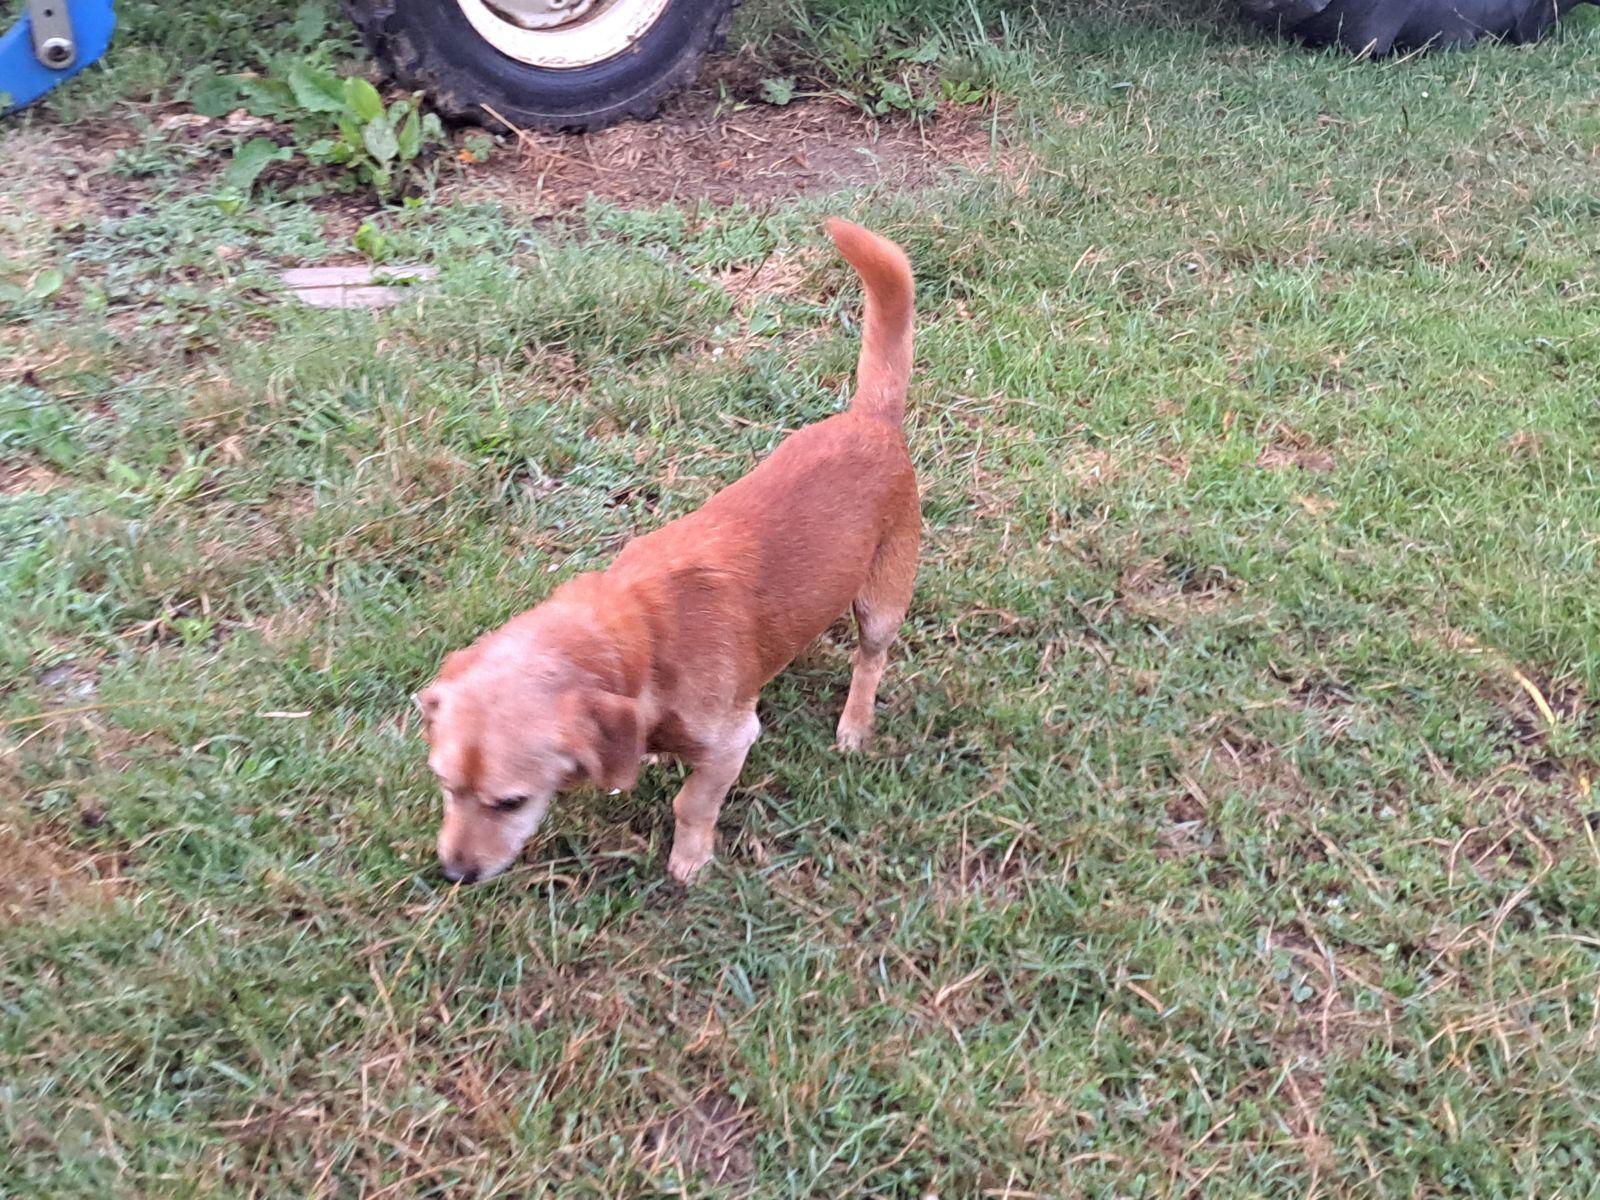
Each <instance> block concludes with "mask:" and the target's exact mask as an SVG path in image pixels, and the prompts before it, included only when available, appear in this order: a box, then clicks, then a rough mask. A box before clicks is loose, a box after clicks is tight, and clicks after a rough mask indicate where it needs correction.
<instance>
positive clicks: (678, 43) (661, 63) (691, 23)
mask: <svg viewBox="0 0 1600 1200" xmlns="http://www.w3.org/2000/svg"><path fill="white" fill-rule="evenodd" d="M737 3H738V0H669V2H668V4H667V7H666V8H665V9H664V10H663V11H662V13H661V16H660V17H659V18H658V19H657V20H656V22H655V24H654V25H652V26H651V27H650V28H649V29H648V30H647V31H646V32H645V33H644V34H643V35H642V36H641V37H640V38H639V39H638V40H637V41H635V42H634V43H633V45H632V46H630V47H629V48H628V49H627V50H626V51H624V52H623V53H621V54H618V55H615V56H614V57H612V58H608V59H605V60H604V61H602V62H598V63H594V64H592V65H590V66H586V67H576V68H573V69H571V70H556V69H552V68H549V67H536V66H531V65H529V64H528V63H524V62H519V61H517V60H516V59H514V58H511V57H509V56H507V55H505V54H503V53H501V52H500V51H499V50H497V49H496V48H495V47H494V46H492V45H491V44H490V43H489V42H487V41H486V40H484V38H483V37H482V35H480V34H479V33H478V31H477V30H476V29H474V28H473V27H472V25H471V24H470V23H469V22H468V20H467V18H466V16H465V15H464V14H463V13H462V11H461V8H460V6H459V5H458V4H456V2H455V0H347V4H346V8H347V9H348V11H349V13H350V16H351V19H352V20H354V21H355V23H356V25H357V27H358V28H359V29H360V30H361V34H362V36H363V37H364V38H365V39H366V43H367V45H368V46H369V47H370V48H371V50H372V53H373V56H374V57H375V58H377V60H378V61H379V62H380V63H381V64H382V65H383V67H384V69H385V70H387V71H388V72H389V73H390V74H392V75H394V76H395V78H397V79H398V80H400V81H401V82H402V83H403V84H405V85H406V86H407V87H414V88H420V89H421V90H423V91H425V92H427V93H428V96H429V98H430V99H431V100H432V101H433V104H434V106H435V107H436V108H437V109H438V110H439V112H440V113H441V114H443V115H444V116H446V117H449V118H451V119H453V120H458V121H473V122H477V123H479V124H485V123H488V124H498V122H495V120H494V118H493V117H492V116H491V115H490V114H489V113H488V112H487V111H486V110H485V105H487V106H488V107H490V108H493V109H494V110H495V111H496V112H498V113H499V114H500V115H501V116H503V117H505V119H506V120H508V121H510V122H512V123H513V124H515V125H517V126H519V127H522V128H532V129H572V130H584V129H603V128H604V127H606V126H607V125H614V124H616V123H617V122H618V121H623V120H627V119H628V118H630V117H632V118H636V119H639V120H645V119H648V118H650V117H653V116H655V115H656V111H657V110H658V109H659V108H660V106H661V102H662V100H663V99H665V98H666V97H667V96H669V95H670V94H671V93H672V92H674V91H676V90H677V89H678V88H680V87H683V86H684V85H686V84H688V83H690V82H692V81H693V79H694V75H695V69H696V68H697V67H698V65H699V63H700V59H701V58H702V57H703V56H704V55H705V54H706V53H707V51H709V50H712V49H714V48H715V47H717V46H718V45H720V44H721V42H722V39H723V37H724V36H725V35H726V34H727V30H728V20H729V18H730V16H731V15H732V13H733V9H734V6H735V5H736V4H737Z"/></svg>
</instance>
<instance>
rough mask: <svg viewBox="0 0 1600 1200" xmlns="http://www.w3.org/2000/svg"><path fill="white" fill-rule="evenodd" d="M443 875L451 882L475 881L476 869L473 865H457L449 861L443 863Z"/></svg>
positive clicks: (476, 877)
mask: <svg viewBox="0 0 1600 1200" xmlns="http://www.w3.org/2000/svg"><path fill="white" fill-rule="evenodd" d="M444 877H445V878H446V879H448V880H449V881H450V882H451V883H476V882H477V881H478V871H477V868H475V867H465V868H463V867H457V866H455V865H453V864H451V863H445V864H444Z"/></svg>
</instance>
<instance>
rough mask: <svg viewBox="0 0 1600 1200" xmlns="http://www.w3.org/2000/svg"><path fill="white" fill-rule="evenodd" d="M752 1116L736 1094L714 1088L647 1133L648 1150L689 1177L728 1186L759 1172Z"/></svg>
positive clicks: (646, 1147) (652, 1158) (645, 1146)
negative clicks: (752, 1136)
mask: <svg viewBox="0 0 1600 1200" xmlns="http://www.w3.org/2000/svg"><path fill="white" fill-rule="evenodd" d="M750 1138H751V1129H750V1114H749V1113H748V1112H746V1111H745V1110H744V1109H742V1108H740V1107H739V1104H738V1102H737V1101H736V1100H734V1099H733V1097H732V1096H729V1095H727V1094H726V1093H724V1092H719V1091H711V1092H707V1093H706V1094H705V1095H703V1096H701V1097H700V1098H699V1099H698V1100H696V1101H695V1102H694V1103H693V1104H691V1105H689V1106H687V1107H685V1108H684V1109H683V1110H682V1111H681V1112H678V1113H675V1114H674V1115H673V1116H670V1117H668V1118H667V1119H666V1120H664V1121H660V1122H658V1123H656V1124H655V1125H652V1126H651V1127H650V1128H648V1129H646V1130H645V1132H644V1150H645V1153H646V1155H647V1156H649V1158H650V1159H651V1160H652V1161H654V1162H655V1163H658V1164H663V1163H676V1164H677V1165H678V1167H679V1169H680V1170H681V1171H682V1173H683V1174H684V1176H685V1177H688V1178H698V1177H704V1179H705V1180H706V1181H707V1182H708V1183H712V1184H730V1183H738V1182H739V1181H741V1180H745V1179H748V1178H749V1177H750V1175H751V1174H752V1173H753V1172H754V1171H755V1154H754V1152H753V1151H752V1150H751V1148H750Z"/></svg>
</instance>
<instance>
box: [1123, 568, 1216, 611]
mask: <svg viewBox="0 0 1600 1200" xmlns="http://www.w3.org/2000/svg"><path fill="white" fill-rule="evenodd" d="M1233 595H1234V590H1233V581H1232V580H1230V579H1229V578H1228V577H1227V575H1226V574H1225V573H1224V572H1222V571H1220V570H1217V569H1215V568H1210V567H1207V568H1204V569H1202V570H1199V571H1189V572H1180V573H1177V574H1176V575H1175V573H1174V572H1173V571H1172V570H1171V564H1170V563H1168V561H1167V560H1166V559H1165V558H1161V557H1155V558H1144V559H1140V560H1139V561H1137V562H1135V563H1132V564H1131V565H1129V566H1128V567H1127V568H1126V569H1124V570H1123V572H1122V574H1121V575H1120V576H1119V578H1118V579H1117V602H1118V603H1119V604H1121V605H1122V607H1123V608H1124V609H1125V610H1127V611H1128V612H1130V613H1132V614H1133V615H1134V616H1137V617H1144V618H1147V619H1150V620H1157V621H1164V622H1169V623H1173V624H1177V623H1181V622H1183V621H1186V620H1190V619H1192V618H1194V617H1199V616H1204V615H1206V614H1207V613H1212V612H1215V611H1217V610H1218V609H1220V608H1224V607H1226V606H1227V604H1228V603H1230V602H1231V601H1232V599H1233Z"/></svg>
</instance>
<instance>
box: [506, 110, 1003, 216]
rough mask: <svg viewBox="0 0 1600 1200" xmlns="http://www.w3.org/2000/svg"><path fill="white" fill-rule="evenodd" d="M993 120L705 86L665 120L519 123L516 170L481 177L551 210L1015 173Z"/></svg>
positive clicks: (778, 196) (772, 196)
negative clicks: (568, 128)
mask: <svg viewBox="0 0 1600 1200" xmlns="http://www.w3.org/2000/svg"><path fill="white" fill-rule="evenodd" d="M987 117H988V114H987V110H984V109H977V108H966V107H959V106H954V105H944V106H941V107H940V108H939V110H938V111H937V112H936V113H935V115H934V116H933V118H932V119H931V120H928V121H925V122H921V123H917V122H913V121H910V120H895V121H883V122H879V121H873V120H871V119H869V118H867V117H866V116H864V115H863V114H862V113H861V111H860V110H859V109H856V108H854V107H852V106H850V105H847V104H845V103H844V102H843V101H840V100H833V99H826V98H822V99H811V100H800V101H796V102H795V103H793V104H789V105H786V106H784V107H781V108H780V107H775V106H772V105H765V104H762V105H749V106H744V107H737V108H734V109H733V110H731V111H724V110H723V109H722V108H720V107H719V105H718V103H717V98H716V96H715V94H714V93H712V94H708V93H706V92H705V91H703V90H702V91H696V92H691V93H689V94H687V95H685V96H683V97H680V98H679V99H678V100H677V101H675V102H674V103H673V104H671V105H670V106H669V107H668V109H667V110H666V112H664V113H663V115H662V116H661V117H660V118H658V119H657V120H654V121H649V122H631V123H628V124H624V125H619V126H616V127H615V128H612V129H606V130H602V131H600V132H598V133H589V134H581V135H580V134H552V133H538V132H533V131H527V130H516V131H514V132H515V136H516V141H517V146H518V154H517V155H516V156H515V158H514V159H512V160H511V163H510V166H509V168H501V169H496V164H495V163H494V162H493V161H491V163H490V164H489V170H488V171H487V172H485V173H484V174H483V175H480V179H483V180H484V181H485V183H486V185H487V186H488V187H490V188H492V189H493V190H495V191H497V192H500V193H502V194H503V195H504V196H505V197H506V198H507V199H513V198H514V199H515V200H516V201H517V202H519V203H521V204H525V205H528V206H531V207H534V208H537V209H539V210H541V211H542V212H547V213H549V214H551V215H555V214H558V213H564V212H568V211H571V210H573V209H581V207H582V206H583V205H584V204H585V203H586V202H587V201H588V200H589V199H591V198H595V199H600V200H607V201H611V202H613V203H617V204H623V205H640V204H664V203H667V202H668V201H697V200H706V201H709V202H710V203H712V204H732V203H735V202H738V201H745V202H747V203H755V204H759V203H762V202H765V201H772V202H777V201H784V200H789V199H792V198H793V197H795V196H800V195H806V194H814V193H819V192H829V191H835V190H838V189H841V188H847V187H859V186H863V185H870V184H879V183H888V184H894V185H896V186H901V187H916V186H919V185H923V184H927V183H930V182H932V181H933V180H934V179H935V178H937V177H938V175H939V174H940V173H942V172H943V171H945V170H947V169H950V168H952V167H965V168H968V169H976V168H988V169H992V168H994V167H996V166H999V167H1001V168H1002V169H1007V168H1008V167H1009V166H1010V165H1011V161H1010V158H1009V157H1008V155H1007V154H1006V152H1005V151H1004V150H1003V149H1001V148H997V147H995V146H994V145H993V142H992V135H991V125H990V122H989V120H988V119H987Z"/></svg>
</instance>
